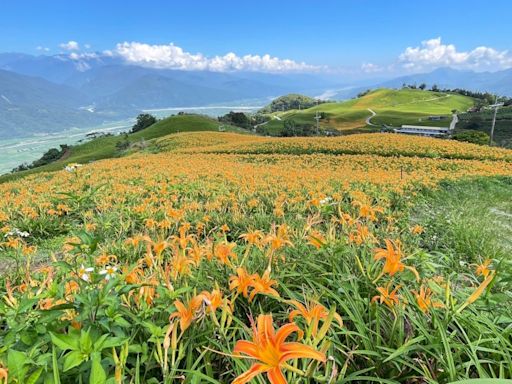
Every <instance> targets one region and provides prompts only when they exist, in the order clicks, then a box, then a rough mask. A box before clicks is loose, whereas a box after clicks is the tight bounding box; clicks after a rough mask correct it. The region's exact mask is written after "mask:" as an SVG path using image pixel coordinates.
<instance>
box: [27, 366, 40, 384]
mask: <svg viewBox="0 0 512 384" xmlns="http://www.w3.org/2000/svg"><path fill="white" fill-rule="evenodd" d="M41 373H43V367H41V368H39V369H37V370H35V371H34V372H33V373H32V374H31V375H30V376H29V377H28V379H27V382H26V383H25V384H36V382H37V380H39V377H40V376H41Z"/></svg>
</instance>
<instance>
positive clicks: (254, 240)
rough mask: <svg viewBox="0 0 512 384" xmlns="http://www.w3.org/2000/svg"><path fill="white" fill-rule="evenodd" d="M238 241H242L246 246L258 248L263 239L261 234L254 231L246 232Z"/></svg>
mask: <svg viewBox="0 0 512 384" xmlns="http://www.w3.org/2000/svg"><path fill="white" fill-rule="evenodd" d="M239 238H240V239H244V240H245V241H246V242H247V243H248V244H251V245H256V246H259V245H260V244H261V240H262V239H263V232H261V231H259V230H256V231H252V232H247V233H244V234H242V235H240V236H239Z"/></svg>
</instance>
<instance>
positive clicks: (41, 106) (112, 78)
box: [0, 53, 333, 137]
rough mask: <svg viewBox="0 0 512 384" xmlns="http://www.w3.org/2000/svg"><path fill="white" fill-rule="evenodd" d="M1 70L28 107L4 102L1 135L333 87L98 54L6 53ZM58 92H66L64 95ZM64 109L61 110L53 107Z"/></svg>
mask: <svg viewBox="0 0 512 384" xmlns="http://www.w3.org/2000/svg"><path fill="white" fill-rule="evenodd" d="M0 70H2V74H3V76H2V77H1V78H0V94H4V96H5V97H6V98H7V99H9V98H10V97H11V94H14V93H13V92H14V88H13V87H12V86H10V85H9V84H10V83H12V82H13V81H16V82H17V84H18V85H17V86H16V87H15V88H16V94H17V95H19V94H20V93H24V94H26V95H27V98H26V101H27V102H26V103H22V104H19V105H18V104H17V109H16V108H15V107H13V106H12V105H10V106H8V105H5V104H6V103H5V100H4V102H2V100H0V105H1V104H2V103H3V104H4V105H2V106H0V108H3V109H0V111H3V110H4V109H5V108H9V109H8V113H7V114H5V115H4V114H3V119H2V120H3V121H0V137H12V136H20V135H28V134H31V133H35V132H49V131H58V130H61V129H63V128H69V127H72V126H83V125H86V124H99V123H101V122H103V121H106V120H115V119H120V118H126V117H131V116H134V115H135V114H137V113H139V112H140V111H141V110H144V109H154V108H167V107H185V106H203V105H211V104H216V103H224V102H235V101H240V100H248V99H261V98H271V97H276V96H279V95H282V94H285V93H290V92H304V93H309V94H313V93H315V92H318V91H319V90H323V89H325V88H326V87H329V86H331V85H332V84H333V82H332V81H329V80H326V79H325V78H322V77H321V76H317V75H309V74H271V73H256V72H236V73H235V72H230V73H222V72H208V71H183V70H165V69H154V68H146V67H140V66H134V65H126V64H123V63H121V62H120V60H119V59H116V58H111V57H105V56H94V55H91V56H90V57H84V58H80V59H75V60H73V59H71V58H70V57H69V56H67V55H54V56H45V55H42V56H32V55H26V54H18V53H4V54H0ZM42 84H44V86H42ZM59 87H60V88H59ZM34 89H44V92H43V93H41V92H34ZM57 89H62V95H58V92H55V90H57ZM61 96H62V97H61ZM13 98H16V99H17V97H13ZM29 100H30V101H31V102H32V104H31V103H30V102H28V101H29ZM59 105H62V108H61V109H59V108H56V107H58V106H59ZM51 116H53V117H54V118H53V121H52V118H51Z"/></svg>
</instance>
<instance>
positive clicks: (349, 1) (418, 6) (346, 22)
mask: <svg viewBox="0 0 512 384" xmlns="http://www.w3.org/2000/svg"><path fill="white" fill-rule="evenodd" d="M486 3H487V2H483V1H481V0H444V1H440V0H428V1H427V0H407V1H406V0H387V1H384V0H343V1H342V0H339V1H334V0H325V1H313V0H311V1H305V0H295V1H288V0H274V1H269V0H258V1H248V0H246V1H243V0H238V1H234V0H233V1H213V0H203V1H197V0H186V1H182V0H181V1H156V0H144V1H133V0H124V1H121V0H116V1H114V0H112V1H106V0H103V1H98V0H88V1H85V0H84V1H71V0H67V1H64V0H47V1H40V0H31V1H27V0H17V1H8V2H7V1H2V2H1V4H0V26H1V33H0V52H13V51H15V52H26V53H33V54H38V53H39V54H40V53H45V54H52V53H59V52H63V51H66V52H69V51H74V52H75V53H76V54H80V53H81V54H83V53H84V52H93V51H95V52H103V51H105V50H108V51H110V52H114V53H115V54H117V48H116V47H117V45H118V44H121V43H124V42H129V43H132V42H136V43H138V44H143V45H138V46H137V47H133V46H126V47H125V49H124V55H125V56H126V57H128V56H130V60H141V55H144V54H146V53H145V52H147V51H146V50H144V49H146V48H147V46H150V47H157V48H158V47H165V46H167V45H168V44H169V43H174V44H175V46H177V47H179V48H181V50H182V51H183V52H185V53H187V54H189V53H190V54H191V55H194V54H197V53H200V54H201V55H202V56H204V57H207V58H211V57H215V56H223V55H225V54H227V53H229V52H233V53H235V54H236V56H237V57H243V56H244V55H251V57H252V56H261V55H264V54H269V55H271V56H272V57H277V58H279V59H290V60H293V62H296V63H306V64H307V65H306V66H303V67H300V66H298V67H293V66H291V65H288V66H286V65H285V66H284V67H283V68H285V69H286V70H287V69H290V68H291V69H292V70H294V69H300V68H302V69H304V70H310V69H312V68H313V69H316V70H318V68H322V69H325V68H329V69H330V70H334V69H336V70H341V71H366V72H372V73H376V74H377V73H384V72H387V71H393V72H397V71H402V70H404V68H405V70H409V71H421V70H423V69H426V68H432V67H438V66H444V65H449V66H453V67H461V68H470V69H482V70H483V69H501V68H505V67H509V66H512V59H511V56H510V54H509V53H508V52H506V51H508V50H509V49H510V48H512V47H510V45H511V40H510V36H511V35H512V33H511V32H512V23H511V22H510V15H511V14H512V1H508V0H496V1H493V2H492V3H493V6H489V5H488V4H486ZM437 38H441V39H440V40H431V39H437ZM428 40H431V41H430V43H426V41H428ZM69 41H72V42H77V43H78V47H76V46H74V45H73V44H72V45H71V46H69V45H68V46H65V45H64V43H67V42H69ZM422 42H425V43H424V44H423V45H422ZM38 47H39V49H37V48H38ZM66 47H67V48H69V49H66ZM408 47H410V48H411V49H412V50H411V51H408V53H407V52H406V49H407V48H408ZM478 47H485V49H480V50H479V51H475V49H476V48H478ZM74 48H79V49H74ZM133 49H135V50H136V53H135V54H134V55H132V53H133V52H132V50H133ZM159 54H163V55H176V54H178V55H179V54H180V52H177V53H176V52H175V51H174V50H172V49H171V51H169V50H159V49H153V50H152V51H151V55H159ZM404 55H405V56H404ZM151 63H153V64H151V65H164V66H165V65H175V64H173V63H174V61H173V60H170V61H169V57H167V59H166V60H164V61H161V62H160V61H158V58H157V57H156V56H155V60H153V61H152V62H151ZM155 63H157V64H155ZM169 63H171V64H169ZM148 65H149V64H148ZM251 65H259V64H251Z"/></svg>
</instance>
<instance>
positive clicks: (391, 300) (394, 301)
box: [372, 283, 400, 308]
mask: <svg viewBox="0 0 512 384" xmlns="http://www.w3.org/2000/svg"><path fill="white" fill-rule="evenodd" d="M390 289H391V283H389V284H388V285H387V286H386V287H377V292H379V293H380V295H376V296H373V298H372V301H377V300H378V301H379V302H380V303H381V304H382V303H384V304H386V305H387V306H388V307H389V308H393V307H394V306H395V305H398V303H399V302H400V295H398V294H397V291H398V289H400V285H398V286H396V287H395V289H393V290H392V291H390Z"/></svg>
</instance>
